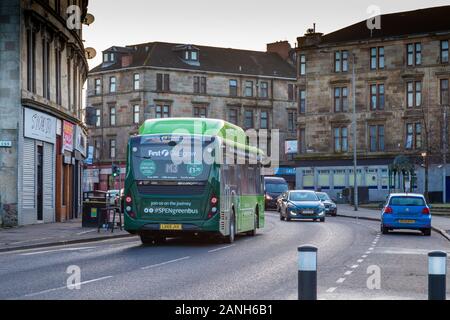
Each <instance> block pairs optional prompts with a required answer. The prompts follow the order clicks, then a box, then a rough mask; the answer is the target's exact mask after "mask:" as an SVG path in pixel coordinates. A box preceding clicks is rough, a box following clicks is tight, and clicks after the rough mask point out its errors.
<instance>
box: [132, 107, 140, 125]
mask: <svg viewBox="0 0 450 320" xmlns="http://www.w3.org/2000/svg"><path fill="white" fill-rule="evenodd" d="M140 122H141V108H140V106H139V105H138V104H135V105H134V106H133V123H134V124H139V123H140Z"/></svg>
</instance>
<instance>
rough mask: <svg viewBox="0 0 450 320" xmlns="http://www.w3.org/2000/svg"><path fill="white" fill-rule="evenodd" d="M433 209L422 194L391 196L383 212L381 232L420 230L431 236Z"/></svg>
mask: <svg viewBox="0 0 450 320" xmlns="http://www.w3.org/2000/svg"><path fill="white" fill-rule="evenodd" d="M430 210H431V207H430V206H429V205H428V204H427V201H426V200H425V197H424V196H423V195H421V194H407V193H399V194H391V195H390V196H389V197H388V199H387V201H386V204H385V205H384V206H383V209H382V212H381V231H382V233H383V234H388V233H389V231H391V230H395V229H406V230H419V231H421V232H422V233H423V234H424V235H425V236H431V211H430Z"/></svg>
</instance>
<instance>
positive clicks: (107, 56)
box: [103, 52, 109, 62]
mask: <svg viewBox="0 0 450 320" xmlns="http://www.w3.org/2000/svg"><path fill="white" fill-rule="evenodd" d="M108 61H109V54H108V53H107V52H106V53H104V54H103V62H108Z"/></svg>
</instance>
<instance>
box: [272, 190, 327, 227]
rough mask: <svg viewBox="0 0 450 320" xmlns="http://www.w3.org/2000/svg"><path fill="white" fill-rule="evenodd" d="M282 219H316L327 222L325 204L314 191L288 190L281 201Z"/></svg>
mask: <svg viewBox="0 0 450 320" xmlns="http://www.w3.org/2000/svg"><path fill="white" fill-rule="evenodd" d="M279 211H280V220H286V221H291V220H292V219H299V220H314V221H318V220H319V221H320V222H325V216H326V212H325V205H324V204H323V203H322V201H320V199H319V197H318V196H317V194H316V193H315V192H314V191H288V192H285V193H283V195H282V196H281V201H280V210H279Z"/></svg>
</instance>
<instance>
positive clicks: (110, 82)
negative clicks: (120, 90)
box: [109, 77, 116, 93]
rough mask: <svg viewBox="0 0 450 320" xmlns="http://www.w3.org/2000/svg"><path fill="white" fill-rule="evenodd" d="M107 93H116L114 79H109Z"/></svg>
mask: <svg viewBox="0 0 450 320" xmlns="http://www.w3.org/2000/svg"><path fill="white" fill-rule="evenodd" d="M109 92H110V93H114V92H116V77H110V78H109Z"/></svg>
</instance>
